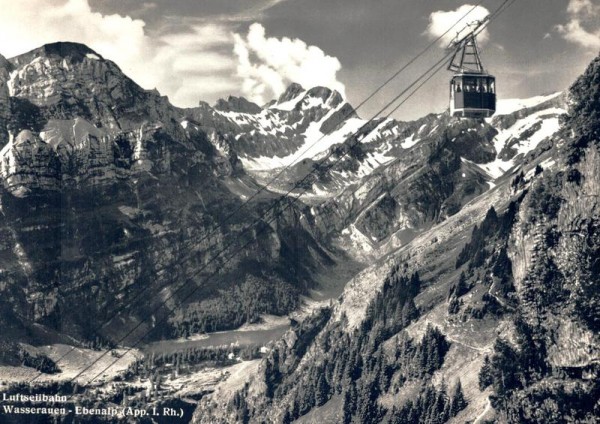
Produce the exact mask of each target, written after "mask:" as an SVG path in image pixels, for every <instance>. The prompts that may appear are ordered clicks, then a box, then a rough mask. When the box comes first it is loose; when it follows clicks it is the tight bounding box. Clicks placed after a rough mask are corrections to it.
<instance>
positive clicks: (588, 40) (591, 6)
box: [556, 0, 600, 50]
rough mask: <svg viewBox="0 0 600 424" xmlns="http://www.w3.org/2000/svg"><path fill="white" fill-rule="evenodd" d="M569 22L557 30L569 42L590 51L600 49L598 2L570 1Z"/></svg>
mask: <svg viewBox="0 0 600 424" xmlns="http://www.w3.org/2000/svg"><path fill="white" fill-rule="evenodd" d="M567 16H568V19H569V20H568V22H567V23H566V24H564V25H557V26H556V30H557V31H558V33H559V34H560V35H561V36H562V37H563V38H564V39H565V40H567V41H569V42H571V43H574V44H579V45H580V46H582V47H584V48H586V49H590V50H597V49H600V4H599V3H598V1H597V0H570V1H569V4H568V6H567Z"/></svg>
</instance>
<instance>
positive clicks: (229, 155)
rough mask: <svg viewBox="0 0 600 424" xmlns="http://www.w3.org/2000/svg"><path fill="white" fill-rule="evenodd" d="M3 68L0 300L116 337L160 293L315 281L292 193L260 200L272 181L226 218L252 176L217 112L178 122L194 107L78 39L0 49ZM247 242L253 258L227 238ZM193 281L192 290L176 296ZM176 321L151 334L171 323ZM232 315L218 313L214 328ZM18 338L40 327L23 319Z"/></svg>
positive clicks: (311, 244) (316, 262) (296, 289)
mask: <svg viewBox="0 0 600 424" xmlns="http://www.w3.org/2000/svg"><path fill="white" fill-rule="evenodd" d="M8 69H10V74H8V71H7V70H8ZM0 77H1V78H2V79H1V81H2V85H0V88H1V89H2V92H1V93H4V94H2V95H1V96H0V105H1V107H0V112H2V115H1V117H0V120H1V119H5V120H6V121H7V125H6V127H7V128H8V135H7V136H6V137H3V138H2V146H3V147H2V150H1V152H0V176H1V182H2V187H1V188H0V205H1V210H2V215H1V221H0V232H1V234H2V244H1V246H0V249H1V252H2V253H1V255H2V262H1V263H0V268H1V276H2V286H1V287H2V290H3V292H4V293H12V294H14V297H13V296H2V302H3V303H5V304H6V305H5V306H4V307H5V308H7V309H9V310H10V309H12V310H13V312H14V314H16V315H17V316H18V317H19V321H20V323H21V325H25V326H29V325H32V324H34V323H35V324H42V325H45V326H47V327H48V328H50V329H52V330H53V331H58V332H62V333H66V334H68V335H70V336H74V337H75V338H77V339H80V340H88V339H91V340H94V339H97V338H98V337H101V338H102V337H104V338H106V339H109V340H110V339H113V340H114V339H118V337H119V335H120V334H121V333H122V332H123V331H124V329H125V328H127V327H128V326H130V325H134V324H135V323H136V322H138V320H144V325H143V326H142V327H141V328H146V327H147V326H148V324H147V321H149V319H148V318H149V317H148V314H149V313H150V311H153V310H154V309H155V307H156V306H155V305H157V304H159V303H160V302H161V301H162V299H165V298H170V297H172V302H171V303H170V304H169V305H167V306H168V307H169V308H171V309H173V308H179V307H183V305H187V304H194V303H195V302H199V301H201V300H203V299H206V298H210V297H214V296H217V298H218V294H219V293H220V291H224V292H227V291H228V290H230V289H231V288H232V287H234V286H235V285H236V281H237V280H239V279H242V280H243V279H244V278H245V276H246V275H247V274H249V273H250V274H255V275H256V276H257V277H258V278H265V279H266V280H268V281H271V280H272V279H273V278H275V279H276V280H277V281H279V282H278V283H277V284H282V285H283V286H285V287H288V292H289V295H290V296H292V297H294V296H296V298H297V296H298V295H299V294H300V293H303V292H305V291H306V290H307V288H308V287H309V286H311V285H312V284H313V283H312V279H311V278H310V275H311V273H312V272H316V271H317V270H318V269H319V268H320V267H323V266H325V265H327V264H331V263H332V259H331V257H330V254H329V253H328V252H326V251H325V250H324V249H323V248H322V247H321V245H320V244H319V243H318V242H317V241H316V240H314V238H313V236H312V233H311V231H312V230H311V228H310V225H309V224H307V221H306V220H305V219H303V216H304V213H305V212H304V211H303V208H302V206H296V205H288V204H285V203H281V204H280V206H278V207H275V208H273V209H272V210H268V206H270V204H271V203H270V200H271V199H272V198H273V195H272V194H269V193H265V194H264V195H263V196H262V197H260V196H259V197H258V198H256V200H255V201H253V202H251V204H249V205H247V206H244V208H245V210H243V211H241V213H240V214H239V216H235V217H232V218H231V219H229V220H228V221H227V222H225V218H226V215H224V214H223V211H231V212H233V211H235V210H236V209H239V208H240V207H242V202H243V200H244V199H246V198H247V197H248V196H249V195H250V194H251V193H253V192H254V191H255V190H256V188H257V185H256V184H255V183H254V181H253V180H252V179H250V178H249V177H247V176H246V175H245V174H244V172H243V170H242V168H241V165H240V163H239V161H238V160H237V156H236V154H235V152H234V151H233V150H231V149H230V146H229V145H227V144H226V143H225V144H220V143H221V142H222V141H223V135H222V133H221V132H220V131H219V130H218V129H217V128H215V127H210V126H203V127H202V128H192V127H190V126H187V125H182V122H183V123H185V122H187V121H186V119H188V117H189V116H195V115H198V114H199V113H200V112H199V111H200V110H201V108H199V109H194V110H188V111H183V110H180V109H177V108H175V107H173V106H171V105H170V104H169V102H168V100H167V99H166V98H165V97H161V96H160V95H159V94H158V93H157V92H155V91H146V90H143V89H141V88H140V87H139V86H137V84H135V83H134V82H133V81H131V80H130V79H128V78H127V77H126V76H125V75H123V74H122V72H121V71H120V70H119V68H118V67H117V66H116V65H115V64H114V63H112V62H110V61H108V60H105V59H103V58H102V57H100V56H99V55H98V54H96V53H95V52H93V51H92V50H90V49H89V48H87V47H86V46H83V45H79V44H72V43H57V44H51V45H46V46H44V47H41V48H39V49H36V50H34V51H32V52H29V53H27V54H24V55H21V56H18V57H16V58H13V59H11V60H10V61H9V62H6V63H5V62H2V68H1V73H0ZM7 90H8V91H7ZM8 94H10V97H8ZM210 114H211V116H213V115H217V113H216V112H215V111H214V110H212V109H210ZM5 117H6V118H5ZM2 122H3V121H2ZM2 122H0V124H1V123H2ZM205 124H206V122H205ZM263 214H264V217H263V220H262V223H260V222H259V223H258V225H255V226H252V225H251V224H254V222H255V220H257V219H258V218H259V217H261V216H262V215H263ZM296 239H302V240H304V242H303V243H302V244H300V243H296V242H295V241H294V240H296ZM248 244H249V245H250V246H251V247H250V249H252V250H253V251H254V253H255V255H254V256H253V257H252V258H247V257H246V256H244V255H238V254H234V253H237V251H238V250H239V249H241V248H242V247H243V246H245V247H246V248H248V246H247V245H248ZM221 251H222V252H221ZM298 257H302V258H303V260H302V261H299V260H298ZM214 273H216V274H217V275H215V276H213V275H211V274H214ZM209 277H210V279H209ZM266 280H265V281H266ZM186 284H187V286H189V287H190V288H186V289H185V290H179V292H177V289H178V288H179V287H181V286H184V285H186ZM194 287H198V288H199V289H198V290H197V291H198V296H196V297H192V298H187V299H186V297H188V296H187V293H188V292H190V291H191V290H192V288H194ZM296 303H297V299H296V300H295V301H292V302H289V303H288V304H289V305H290V306H288V308H289V307H293V305H295V304H296ZM287 311H288V310H286V309H284V310H280V311H278V312H279V313H282V312H287ZM166 312H167V310H165V313H166ZM268 312H274V311H271V310H259V311H256V312H255V314H258V313H268ZM116 313H119V314H120V315H119V317H118V318H112V317H113V316H114V314H116ZM155 313H156V312H155ZM161 313H162V312H160V311H159V312H158V314H159V315H160V314H161ZM111 318H112V319H111ZM155 318H156V317H155ZM208 318H211V317H210V316H209V317H208ZM2 319H3V320H4V319H7V320H8V319H9V318H8V315H3V316H2ZM215 319H216V318H215ZM215 319H213V321H214V320H215ZM101 323H105V325H104V326H103V329H102V330H101V331H100V332H98V331H97V327H98V325H99V324H101ZM116 323H120V324H119V325H118V326H116V327H115V326H114V325H113V324H116ZM123 323H125V326H123V325H122V324H123ZM240 324H241V323H237V324H235V325H240ZM181 325H183V324H181V323H179V322H174V323H171V324H170V325H166V326H164V325H163V327H164V328H161V329H157V330H156V331H155V332H154V334H153V335H152V337H158V336H160V335H161V333H164V334H170V333H173V332H177V333H178V334H179V327H180V326H181ZM232 325H234V324H232V323H231V322H229V321H223V320H219V319H216V321H215V322H213V324H212V325H211V329H213V330H215V329H219V328H229V327H231V326H232ZM171 327H173V328H171ZM18 338H21V339H25V340H27V341H32V342H39V341H36V340H35V337H29V336H27V335H26V333H25V332H23V333H22V334H20V337H17V339H18Z"/></svg>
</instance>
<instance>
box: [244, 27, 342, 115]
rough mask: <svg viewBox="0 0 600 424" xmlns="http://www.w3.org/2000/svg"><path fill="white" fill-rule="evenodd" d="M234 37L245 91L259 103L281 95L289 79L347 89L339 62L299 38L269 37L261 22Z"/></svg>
mask: <svg viewBox="0 0 600 424" xmlns="http://www.w3.org/2000/svg"><path fill="white" fill-rule="evenodd" d="M234 40H235V45H234V52H235V55H236V56H237V60H238V64H237V75H238V76H239V77H240V78H242V79H243V85H242V91H243V93H244V95H246V96H247V97H249V98H250V99H251V100H253V101H255V102H257V103H260V104H262V103H264V102H265V101H267V100H270V99H272V98H274V97H277V96H279V95H280V94H281V93H282V92H283V91H284V90H285V88H286V87H287V85H288V84H289V83H290V82H297V83H299V84H301V85H303V86H304V87H307V88H310V87H314V86H318V85H322V86H326V87H329V88H332V89H335V90H338V91H339V92H341V93H342V94H344V92H345V87H344V84H342V83H341V82H339V81H338V79H337V72H338V71H339V70H340V69H341V64H340V61H339V60H338V59H337V58H335V57H332V56H328V55H326V54H325V52H323V50H321V49H320V48H319V47H316V46H309V45H307V44H306V43H305V42H304V41H302V40H300V39H290V38H287V37H283V38H281V39H279V38H275V37H266V35H265V28H264V27H263V26H262V25H260V24H258V23H254V24H252V25H251V26H250V29H249V31H248V34H247V36H245V37H244V36H242V35H240V34H234Z"/></svg>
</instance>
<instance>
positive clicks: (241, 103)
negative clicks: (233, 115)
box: [215, 96, 262, 115]
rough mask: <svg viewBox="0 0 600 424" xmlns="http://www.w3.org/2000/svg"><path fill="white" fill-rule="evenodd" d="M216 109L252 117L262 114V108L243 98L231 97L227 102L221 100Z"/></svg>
mask: <svg viewBox="0 0 600 424" xmlns="http://www.w3.org/2000/svg"><path fill="white" fill-rule="evenodd" d="M215 109H217V110H220V111H223V112H240V113H250V114H252V115H254V114H257V113H260V112H261V111H262V108H261V107H260V106H259V105H257V104H256V103H252V102H250V101H248V100H246V99H245V98H243V97H235V96H229V97H228V98H227V100H225V99H219V100H218V101H217V104H216V105H215Z"/></svg>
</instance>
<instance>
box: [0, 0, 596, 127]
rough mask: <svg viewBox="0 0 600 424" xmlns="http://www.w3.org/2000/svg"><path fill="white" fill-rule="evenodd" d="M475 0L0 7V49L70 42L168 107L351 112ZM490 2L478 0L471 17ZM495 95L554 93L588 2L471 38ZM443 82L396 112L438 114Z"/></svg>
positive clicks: (443, 76)
mask: <svg viewBox="0 0 600 424" xmlns="http://www.w3.org/2000/svg"><path fill="white" fill-rule="evenodd" d="M478 1H479V0H476V1H475V0H472V1H471V2H468V1H467V2H464V1H453V0H431V1H422V0H370V1H367V0H168V1H167V0H154V1H152V0H145V1H144V0H20V1H14V0H0V6H1V7H2V13H1V14H0V53H1V54H3V55H4V56H6V57H11V56H15V55H17V54H20V53H24V52H26V51H28V50H30V49H33V48H35V47H38V46H40V45H42V44H44V43H48V42H54V41H78V42H82V43H85V44H87V45H89V46H90V47H91V48H93V49H94V50H96V51H97V52H98V53H100V54H102V55H103V56H104V57H105V58H108V59H111V60H113V61H115V62H116V63H117V64H118V65H119V66H120V67H121V68H122V69H123V70H124V71H125V72H126V73H127V74H128V75H129V76H130V77H132V78H133V79H134V80H136V81H137V82H138V83H139V84H140V85H142V86H143V87H145V88H157V89H158V90H159V91H160V92H161V93H163V94H166V95H168V96H169V98H170V99H171V101H172V102H173V103H174V104H176V105H178V106H193V105H196V104H197V103H198V101H199V100H204V101H208V102H209V103H211V104H212V103H214V102H215V100H217V99H218V98H219V97H224V96H227V95H229V94H232V95H243V96H245V97H247V98H250V99H251V100H254V101H256V102H258V103H263V102H266V101H268V100H270V99H272V98H274V97H276V96H278V95H279V94H280V93H281V92H282V91H283V90H284V89H285V87H286V86H287V85H288V84H289V83H290V82H292V81H295V82H299V83H300V84H302V85H304V86H305V87H310V86H315V85H326V86H329V87H332V88H335V89H337V90H339V91H341V92H342V93H344V94H345V95H346V96H347V97H348V99H349V100H350V101H351V102H352V103H353V104H355V105H356V104H358V103H360V102H361V100H363V99H364V98H365V97H366V96H367V95H368V94H369V93H370V92H371V90H373V89H374V88H375V87H377V86H378V85H379V84H380V83H381V82H382V81H384V80H385V79H387V77H389V76H390V75H392V74H393V73H394V72H395V71H396V70H397V69H399V68H400V67H401V66H402V65H403V64H404V63H406V62H407V61H408V60H410V59H411V58H412V57H413V56H414V55H415V54H417V53H418V52H420V51H421V50H422V49H423V48H424V47H425V46H427V45H428V44H429V43H430V42H431V40H432V39H433V38H435V35H436V34H440V33H441V32H443V31H444V30H445V29H446V28H447V27H448V26H449V25H451V23H453V22H454V20H456V19H457V16H462V14H463V13H462V12H464V11H467V10H469V9H470V8H471V7H472V5H474V4H476V3H478ZM500 3H501V0H484V1H483V3H482V8H481V9H477V10H476V11H475V12H473V14H472V15H471V16H472V17H475V18H477V17H481V16H484V15H485V14H486V13H487V11H488V10H494V9H495V8H496V7H498V5H499V4H500ZM481 42H482V45H483V61H484V65H485V66H486V68H488V70H489V71H490V72H491V73H493V74H495V75H496V77H497V79H498V90H499V95H500V96H501V97H504V98H512V97H528V96H533V95H538V94H544V93H549V92H554V91H558V90H563V89H565V88H566V87H568V85H569V84H570V83H571V82H572V81H573V79H574V78H575V77H576V76H577V75H578V74H579V73H581V71H582V70H583V69H584V68H585V66H586V65H587V63H589V61H590V60H591V59H592V58H593V57H595V56H596V55H597V54H598V52H599V51H600V0H544V1H543V2H542V1H532V0H516V2H515V3H514V4H513V5H512V6H511V8H510V9H508V10H507V11H506V12H505V13H504V14H502V15H501V16H500V17H499V18H498V20H496V21H494V22H493V23H492V24H491V25H490V27H489V29H488V30H487V31H486V33H484V34H481ZM443 53H444V50H443V47H442V46H439V47H437V48H435V49H432V50H430V51H429V53H428V54H427V55H425V56H424V57H423V58H422V59H421V60H419V61H418V62H417V63H416V64H415V66H414V67H411V68H410V69H409V70H408V71H407V72H405V73H403V74H402V75H401V76H400V77H399V78H398V79H396V80H394V82H393V83H392V84H390V85H389V86H388V87H387V88H386V90H384V91H383V92H381V93H380V94H379V95H378V96H377V97H375V98H374V99H373V100H372V101H371V102H370V103H368V104H366V105H365V106H364V107H363V108H362V109H361V110H360V111H359V113H360V114H361V115H362V116H364V117H368V116H370V114H372V113H373V112H374V111H376V110H377V109H378V106H379V105H381V104H383V102H385V101H386V100H387V99H390V98H392V97H393V96H394V95H395V94H396V93H398V92H399V91H401V90H402V89H403V88H404V87H406V85H407V83H408V82H410V81H412V79H414V78H415V77H416V76H417V75H419V73H420V72H422V71H423V70H425V69H427V68H428V67H429V66H431V65H432V64H433V63H435V62H436V61H437V60H438V59H439V58H441V57H442V55H443ZM448 78H449V74H448V73H447V72H442V73H440V74H439V75H437V76H436V77H435V78H434V79H432V80H431V82H430V83H428V85H427V86H425V87H424V89H423V90H422V91H421V92H420V93H419V94H418V95H417V96H415V98H414V99H412V100H411V101H409V102H408V103H406V104H405V105H404V106H403V107H402V108H401V109H400V110H399V111H398V112H397V113H396V116H397V117H399V118H401V119H410V118H415V117H418V116H421V115H423V114H425V113H428V112H431V111H435V112H439V111H442V110H443V109H444V108H445V107H446V101H447V94H446V91H447V84H448Z"/></svg>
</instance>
